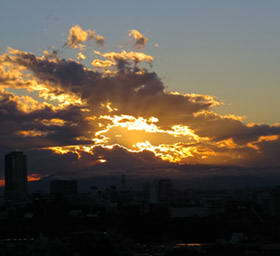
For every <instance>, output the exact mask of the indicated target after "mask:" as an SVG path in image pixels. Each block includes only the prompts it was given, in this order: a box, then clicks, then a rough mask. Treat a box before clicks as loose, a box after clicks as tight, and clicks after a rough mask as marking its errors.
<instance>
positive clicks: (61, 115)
mask: <svg viewBox="0 0 280 256" xmlns="http://www.w3.org/2000/svg"><path fill="white" fill-rule="evenodd" d="M54 118H56V119H61V120H64V122H66V123H67V122H69V123H71V125H63V126H57V125H51V124H50V125H47V126H46V125H44V124H43V123H42V122H41V121H42V120H48V119H49V120H51V119H54ZM0 123H1V125H0V141H1V146H2V147H9V148H14V149H15V148H39V147H47V146H55V145H69V144H70V145H73V144H78V143H79V144H85V143H90V141H87V140H80V141H79V142H78V141H77V140H75V138H77V137H81V136H85V135H87V134H85V131H87V130H89V128H90V127H89V124H88V123H87V121H85V120H84V119H83V116H82V112H81V111H80V108H79V107H76V106H69V107H68V108H67V109H63V110H53V109H51V108H50V107H44V108H43V109H39V110H35V111H32V112H30V113H26V112H23V111H22V110H20V109H19V107H18V105H17V102H16V99H15V98H14V96H13V95H12V94H10V93H7V92H2V93H1V94H0ZM78 124H79V125H78ZM24 132H26V134H24ZM28 132H29V133H30V135H29V134H28Z"/></svg>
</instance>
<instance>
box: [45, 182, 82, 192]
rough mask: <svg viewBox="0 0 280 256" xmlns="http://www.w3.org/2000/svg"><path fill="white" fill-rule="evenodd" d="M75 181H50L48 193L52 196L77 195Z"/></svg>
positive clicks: (76, 183)
mask: <svg viewBox="0 0 280 256" xmlns="http://www.w3.org/2000/svg"><path fill="white" fill-rule="evenodd" d="M77 192H78V182H77V180H52V181H51V183H50V193H51V194H54V195H60V196H66V195H73V194H77Z"/></svg>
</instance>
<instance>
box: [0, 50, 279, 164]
mask: <svg viewBox="0 0 280 256" xmlns="http://www.w3.org/2000/svg"><path fill="white" fill-rule="evenodd" d="M107 55H108V56H111V57H112V59H110V60H111V61H115V62H116V67H115V70H113V72H109V73H108V74H107V73H105V72H103V71H100V70H98V69H97V70H92V69H89V68H87V67H85V66H83V65H82V64H80V63H78V62H76V61H75V60H71V59H68V60H66V59H59V58H58V57H57V56H55V57H37V56H35V55H34V54H32V53H26V52H22V51H17V50H15V51H11V53H10V54H9V55H6V57H5V62H6V63H9V64H12V65H15V66H16V67H18V70H20V68H21V67H24V68H25V69H26V70H27V71H28V72H26V73H28V75H31V74H32V78H30V77H29V78H30V79H31V80H32V79H33V80H34V81H36V83H38V84H45V85H46V86H47V88H48V89H49V90H50V92H51V93H53V94H55V95H58V96H59V95H61V94H63V93H66V94H67V93H70V94H74V95H76V96H77V97H78V98H80V99H81V101H82V103H81V104H80V105H79V104H76V103H75V102H74V101H73V102H71V103H70V105H68V106H66V107H64V108H61V109H54V108H52V107H50V106H42V107H41V108H40V109H37V110H32V111H29V112H24V111H22V110H20V108H19V107H18V102H17V100H16V99H15V97H14V96H13V95H12V94H10V95H9V94H8V93H7V92H4V91H2V92H1V93H2V96H1V102H0V113H1V117H0V121H1V125H2V126H1V127H0V139H2V142H1V145H3V146H4V147H27V148H34V147H35V148H39V147H51V146H59V145H68V146H70V145H78V144H79V145H85V144H88V143H90V144H92V145H94V142H93V141H92V140H91V139H92V138H93V137H94V133H95V132H96V131H98V128H97V126H98V125H100V123H99V124H98V122H101V126H102V125H104V124H105V123H106V121H104V120H103V121H100V120H98V121H97V120H95V118H98V116H100V115H101V114H109V112H110V111H113V114H112V115H114V114H115V115H120V114H126V115H132V116H134V117H139V116H142V117H147V118H149V117H151V116H154V117H156V118H158V119H159V121H158V123H157V125H158V127H160V128H162V129H170V127H172V126H174V125H186V126H188V127H189V128H191V129H192V130H193V131H194V132H195V133H196V134H197V135H199V136H200V137H201V138H202V140H201V141H197V142H196V143H193V144H192V145H186V147H185V149H188V147H191V146H193V147H197V149H198V150H197V151H194V152H192V156H190V157H189V158H188V159H187V160H186V161H189V162H192V161H193V163H209V164H225V165H228V164H238V165H257V164H261V165H265V164H267V165H273V166H277V165H278V166H279V165H280V162H279V158H278V157H275V155H276V153H275V152H277V147H278V146H279V138H278V139H277V138H276V137H275V138H272V139H271V138H263V139H261V137H266V136H277V135H280V126H276V125H275V126H270V125H258V124H254V125H247V124H245V123H244V122H243V121H242V120H241V119H240V118H239V117H236V116H233V115H229V116H223V115H219V114H216V113H214V112H212V111H211V108H212V107H214V106H217V105H219V104H220V103H219V102H218V101H217V100H216V99H215V98H214V97H211V96H208V95H197V94H180V93H175V92H174V93H172V92H167V91H166V90H165V86H164V84H163V82H162V81H161V79H160V78H159V77H158V75H157V74H156V73H155V72H152V71H150V70H148V69H145V68H143V67H140V64H139V59H138V60H137V59H134V55H133V52H132V53H131V52H129V53H127V52H122V53H107ZM107 55H106V54H101V56H103V57H104V56H105V57H106V56H107ZM140 56H141V55H140ZM111 57H110V58H111ZM142 57H143V58H146V57H147V56H146V55H145V56H142ZM108 58H109V57H108ZM126 58H127V59H126ZM110 71H112V70H110ZM26 73H25V74H26ZM12 74H14V76H10V77H7V76H5V72H4V73H3V72H2V78H1V74H0V83H1V81H2V83H8V82H7V81H9V83H13V85H14V86H15V87H20V86H21V85H22V87H23V88H29V87H28V86H29V85H30V84H32V81H33V80H32V81H29V80H28V79H24V80H23V79H21V80H20V78H21V77H20V74H19V73H17V72H14V73H12ZM1 79H2V80H1ZM34 81H33V82H34ZM21 82H22V84H21ZM107 102H110V103H111V104H112V107H113V108H114V110H108V109H104V107H102V104H103V103H107ZM75 104H76V105H75ZM54 118H57V119H61V120H63V121H64V122H65V125H62V126H57V125H46V122H45V124H44V122H43V120H45V119H47V120H51V119H54ZM107 122H109V121H108V120H107ZM20 131H33V133H34V134H33V135H34V136H24V133H21V135H20V133H19V132H20ZM36 132H37V133H38V132H42V134H41V135H40V134H39V133H38V134H37V135H36ZM155 137H156V134H155ZM175 137H176V136H175ZM159 138H163V137H159ZM77 139H79V140H77ZM225 140H230V141H227V142H224V144H221V143H222V142H223V141H225ZM164 142H165V141H162V143H163V144H164ZM179 142H182V141H179ZM227 143H228V144H227ZM229 143H231V144H229ZM182 144H183V143H182ZM203 152H206V153H208V154H206V156H207V157H206V158H199V157H200V156H199V154H201V153H203ZM78 153H79V157H80V159H79V160H78V159H76V160H77V161H76V160H72V161H69V163H67V164H70V163H71V165H72V166H74V167H73V168H76V167H77V169H80V168H81V166H83V168H90V167H91V166H94V165H96V164H99V163H98V160H100V159H102V157H103V158H104V159H106V161H107V163H106V164H104V165H103V166H107V167H108V168H109V163H110V164H112V166H115V167H116V168H122V166H123V167H125V166H131V165H135V166H144V165H149V164H153V163H157V162H162V161H161V160H159V158H156V157H155V155H154V154H153V153H152V152H150V151H142V152H131V151H128V150H126V149H124V148H122V147H119V146H114V147H112V148H110V149H109V148H105V147H101V146H98V147H95V148H93V149H92V152H91V153H93V154H89V153H85V152H82V150H81V151H80V152H78ZM66 156H68V157H69V156H71V157H70V158H71V159H74V158H73V156H74V155H73V154H72V153H68V154H66ZM61 159H64V158H63V157H62V156H61ZM79 162H80V163H83V164H81V165H80V166H79V164H78V163H79Z"/></svg>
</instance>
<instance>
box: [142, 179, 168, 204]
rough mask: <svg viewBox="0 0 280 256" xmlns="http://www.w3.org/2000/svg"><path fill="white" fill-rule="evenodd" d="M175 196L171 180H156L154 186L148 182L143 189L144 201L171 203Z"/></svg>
mask: <svg viewBox="0 0 280 256" xmlns="http://www.w3.org/2000/svg"><path fill="white" fill-rule="evenodd" d="M172 195H173V184H172V181H171V180H170V179H159V180H155V181H154V182H153V183H152V184H151V183H149V182H147V183H146V184H145V185H144V187H143V196H144V200H145V201H147V202H149V203H152V204H157V203H170V202H171V200H172Z"/></svg>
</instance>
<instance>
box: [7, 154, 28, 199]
mask: <svg viewBox="0 0 280 256" xmlns="http://www.w3.org/2000/svg"><path fill="white" fill-rule="evenodd" d="M26 196H27V157H26V155H24V154H23V152H20V151H15V152H11V153H9V154H7V155H6V156H5V198H6V199H7V200H24V199H26Z"/></svg>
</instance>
